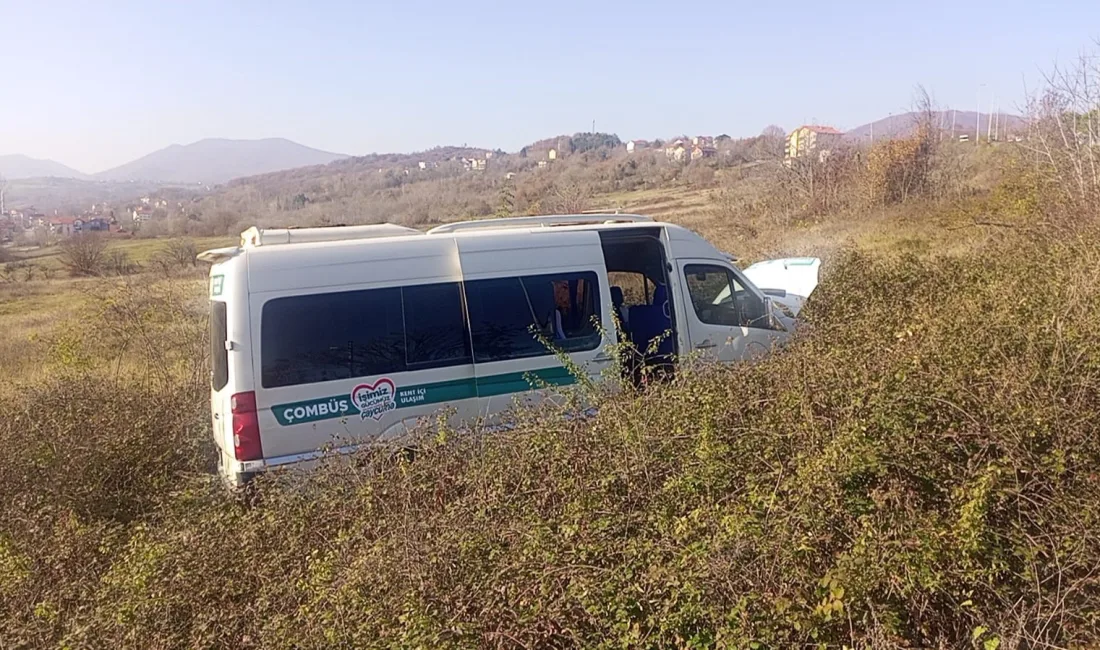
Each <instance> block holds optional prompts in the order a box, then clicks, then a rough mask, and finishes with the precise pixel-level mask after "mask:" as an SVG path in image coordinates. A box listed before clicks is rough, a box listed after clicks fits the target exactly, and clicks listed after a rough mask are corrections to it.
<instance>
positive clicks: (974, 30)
mask: <svg viewBox="0 0 1100 650" xmlns="http://www.w3.org/2000/svg"><path fill="white" fill-rule="evenodd" d="M1096 37H1100V1H1098V0H1073V1H1070V0H1061V1H1060V2H1059V1H1055V2H1043V3H1040V2H1036V1H1034V0H1032V1H1021V0H1002V1H1000V2H994V1H982V0H971V1H969V2H958V1H954V2H941V1H939V0H927V1H924V2H907V3H905V10H900V9H897V10H896V9H894V8H893V3H892V2H890V0H875V1H874V2H872V1H870V0H849V1H843V0H840V1H834V2H826V1H824V0H818V1H816V2H803V1H801V0H791V1H788V2H766V1H763V2H762V1H759V0H758V1H754V2H736V1H730V0H710V1H706V2H690V1H684V0H679V1H675V2H670V1H668V0H662V1H658V2H649V1H647V0H631V1H626V0H615V1H613V2H599V1H597V0H590V1H580V2H573V1H572V0H543V1H538V0H536V1H528V2H523V1H514V0H513V1H510V2H499V3H497V2H478V1H476V0H468V1H465V2H447V3H444V2H414V1H408V2H402V1H400V0H398V1H394V0H387V1H386V2H370V1H367V2H357V1H354V0H347V1H342V2H341V1H325V0H313V1H311V2H296V3H290V2H278V1H265V2H233V1H231V0H218V1H206V0H199V1H187V2H183V1H175V0H142V1H140V2H121V1H118V2H115V1H110V0H98V1H97V0H91V1H87V0H85V1H81V2H77V1H67V0H66V1H61V0H0V154H5V153H23V154H27V155H30V156H34V157H39V158H53V159H55V160H57V161H59V162H63V163H65V164H67V165H70V166H73V167H75V168H77V169H79V170H81V171H85V172H96V171H100V170H103V169H106V168H108V167H112V166H114V165H117V164H120V163H123V162H126V161H128V160H131V159H133V158H136V157H138V156H140V155H144V154H146V153H149V152H150V151H153V150H155V149H159V148H161V147H164V146H167V145H169V144H173V143H181V144H184V143H189V142H193V141H195V140H198V139H201V138H205V137H230V138H259V137H269V136H280V137H286V138H290V139H292V140H295V141H298V142H301V143H303V144H307V145H310V146H313V147H318V148H321V149H326V150H330V151H337V152H341V153H349V154H364V153H369V152H372V151H412V150H418V149H425V148H428V147H432V146H435V145H438V144H463V143H468V144H470V145H471V146H482V147H500V148H503V149H505V150H516V149H518V148H519V147H521V146H522V145H524V144H526V143H528V142H530V141H532V140H536V139H539V138H542V137H547V136H550V135H554V134H559V133H572V132H575V131H586V130H589V129H590V128H591V125H592V121H593V120H595V121H596V128H597V130H601V131H610V132H613V133H617V134H618V135H619V136H620V137H622V138H623V139H629V138H651V137H659V136H668V135H672V134H676V133H689V134H694V133H710V134H717V133H729V134H730V135H734V136H739V135H751V134H755V133H758V132H759V131H760V130H761V129H763V128H764V127H765V126H767V125H768V124H771V123H775V124H778V125H780V126H782V127H784V128H785V129H791V128H793V127H795V126H798V125H799V124H801V123H803V122H811V121H812V122H822V123H829V124H834V125H836V126H839V127H841V128H849V127H853V126H858V125H859V124H862V123H865V122H868V121H871V120H873V119H877V118H880V117H884V116H886V115H887V114H888V113H891V112H899V111H904V110H906V109H907V108H908V107H909V106H910V104H911V99H912V95H913V88H914V86H915V85H916V84H918V83H922V84H924V85H925V86H926V87H927V88H928V89H929V90H930V91H932V92H933V94H934V95H935V98H936V100H937V102H938V103H939V104H940V105H942V106H951V107H955V108H965V109H973V108H974V107H975V106H976V105H977V103H978V99H979V94H981V102H982V106H981V107H982V110H987V109H988V108H989V103H990V102H991V98H992V97H995V98H996V100H997V102H998V103H999V104H1000V106H1001V107H1002V108H1004V109H1011V108H1013V107H1014V106H1017V105H1019V104H1020V103H1021V101H1022V97H1023V89H1024V82H1025V79H1026V80H1027V81H1028V82H1029V83H1031V84H1034V83H1035V82H1037V81H1038V78H1039V75H1038V71H1039V70H1040V69H1045V68H1048V67H1049V66H1050V65H1051V64H1052V62H1054V61H1055V60H1056V59H1057V60H1059V61H1063V62H1064V61H1067V60H1069V59H1071V58H1073V57H1075V56H1076V55H1078V54H1080V53H1081V52H1082V51H1083V50H1085V49H1087V48H1089V47H1092V46H1094V39H1095V38H1096ZM982 83H984V84H985V86H984V88H982V87H980V84H982Z"/></svg>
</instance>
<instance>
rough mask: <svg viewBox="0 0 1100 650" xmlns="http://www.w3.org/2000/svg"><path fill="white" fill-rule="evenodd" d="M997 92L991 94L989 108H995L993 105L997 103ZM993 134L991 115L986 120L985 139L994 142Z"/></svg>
mask: <svg viewBox="0 0 1100 650" xmlns="http://www.w3.org/2000/svg"><path fill="white" fill-rule="evenodd" d="M996 97H997V96H996V94H992V95H990V96H989V110H993V107H994V106H996V105H997V103H996ZM992 135H993V116H992V115H990V116H989V119H987V120H986V121H985V140H986V142H992Z"/></svg>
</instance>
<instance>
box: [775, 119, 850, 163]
mask: <svg viewBox="0 0 1100 650" xmlns="http://www.w3.org/2000/svg"><path fill="white" fill-rule="evenodd" d="M843 137H844V133H843V132H842V131H838V130H837V129H834V128H833V127H831V126H820V125H816V124H807V125H805V126H800V127H798V128H797V129H795V130H794V131H791V134H790V135H788V136H787V147H786V155H787V159H788V160H792V159H795V158H807V157H810V156H816V157H817V158H818V160H824V159H825V158H827V157H828V156H829V152H830V151H831V150H832V149H833V148H835V147H836V146H837V145H838V144H840V141H841V139H842V138H843Z"/></svg>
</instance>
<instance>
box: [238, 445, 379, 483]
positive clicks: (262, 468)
mask: <svg viewBox="0 0 1100 650" xmlns="http://www.w3.org/2000/svg"><path fill="white" fill-rule="evenodd" d="M365 446H366V445H348V446H345V447H336V448H332V449H318V450H317V451H310V452H305V453H301V454H290V455H287V456H273V457H271V458H264V459H261V460H236V459H235V458H227V457H226V456H225V455H222V456H221V457H220V462H219V463H218V470H219V473H220V474H221V475H222V478H223V479H224V480H225V482H226V483H228V484H229V485H230V486H231V487H241V486H243V485H245V484H246V483H248V481H249V480H250V479H251V478H252V477H254V476H255V475H257V474H261V473H263V472H268V471H271V470H274V469H278V468H284V467H285V468H290V467H294V468H296V469H309V468H310V467H312V466H314V465H316V464H317V462H318V461H320V460H321V459H322V458H324V457H331V456H333V455H340V454H350V453H352V452H355V451H359V450H362V449H363V448H364V447H365Z"/></svg>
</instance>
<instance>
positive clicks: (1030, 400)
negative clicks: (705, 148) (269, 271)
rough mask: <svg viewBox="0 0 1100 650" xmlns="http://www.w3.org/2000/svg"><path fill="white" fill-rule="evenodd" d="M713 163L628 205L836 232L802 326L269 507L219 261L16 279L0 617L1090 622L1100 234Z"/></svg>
mask: <svg viewBox="0 0 1100 650" xmlns="http://www.w3.org/2000/svg"><path fill="white" fill-rule="evenodd" d="M711 192H712V191H711V190H689V189H685V188H682V187H676V188H669V189H667V190H662V191H652V190H644V191H640V192H636V193H630V194H628V195H623V196H619V197H615V200H616V201H621V202H623V203H629V202H630V201H635V200H636V201H637V203H636V204H635V205H636V206H641V207H644V206H649V207H651V208H654V209H664V210H667V212H666V213H665V214H667V215H672V216H670V217H669V218H672V219H674V220H678V221H680V222H682V223H685V224H687V225H690V226H693V227H696V228H697V229H698V230H700V231H701V232H702V233H703V234H704V235H707V236H708V237H709V238H711V239H712V240H713V241H715V242H716V243H717V244H719V245H720V246H721V247H723V248H726V249H729V250H731V252H737V253H740V254H742V255H745V256H747V257H750V258H757V257H763V256H771V255H774V254H802V253H816V254H821V253H822V252H824V253H825V254H826V256H827V266H826V273H825V276H824V280H823V283H822V285H821V288H820V289H819V293H818V294H815V296H814V299H813V300H812V301H811V305H810V306H809V310H808V312H807V319H808V320H807V327H806V328H805V329H804V330H803V332H802V333H801V334H800V335H799V337H797V339H796V340H795V342H794V343H793V345H792V346H791V347H790V348H789V349H788V350H786V351H784V352H783V353H781V354H777V355H773V356H771V357H769V358H767V359H766V360H763V361H761V362H759V363H754V364H751V365H745V366H741V367H737V368H703V369H699V370H697V371H686V372H684V373H682V374H681V375H680V376H679V377H677V378H676V379H675V381H673V382H671V383H670V384H667V385H656V386H652V387H651V388H650V389H649V390H648V391H647V392H646V393H645V394H644V396H643V395H634V394H622V395H618V396H610V397H609V396H604V395H590V396H588V397H589V398H591V399H598V400H600V405H601V411H600V414H599V415H598V417H596V418H594V419H592V420H588V421H578V420H571V421H567V420H566V419H564V418H561V417H559V415H560V414H558V413H555V412H551V411H545V410H544V411H528V412H523V413H520V414H519V417H520V426H519V427H518V429H517V430H515V431H513V432H510V433H508V434H501V435H495V436H484V437H483V436H470V435H460V434H458V433H457V432H453V431H443V432H441V433H440V435H437V436H434V437H432V438H431V439H430V440H425V442H424V446H423V449H422V453H421V455H420V457H419V458H418V459H417V460H416V461H414V462H411V463H410V462H408V461H406V460H403V459H399V458H394V457H390V456H389V455H379V456H370V455H364V456H363V457H361V458H360V459H359V460H361V461H363V462H362V463H361V464H360V465H359V466H354V467H352V466H348V465H347V464H344V463H341V464H339V465H335V464H334V465H333V466H331V467H327V468H322V469H321V470H320V471H318V472H315V473H314V474H312V475H311V476H310V477H309V478H308V479H307V480H306V481H305V483H304V485H303V484H301V483H298V484H295V485H286V484H283V483H280V482H279V481H262V482H261V483H260V485H258V486H257V491H256V493H255V496H256V502H255V503H252V504H251V505H245V504H242V503H240V502H239V501H237V500H235V499H234V498H232V497H231V496H228V495H227V494H226V493H225V492H224V491H222V490H220V489H219V488H218V486H217V483H216V480H215V479H214V478H213V477H211V476H210V455H211V454H210V452H211V442H210V441H209V438H208V435H209V433H208V430H207V427H208V425H207V423H206V421H207V417H208V416H207V413H206V399H207V398H206V395H207V392H206V385H205V379H204V373H203V369H202V364H201V363H200V362H199V361H200V360H201V359H202V356H203V350H204V346H203V341H202V336H203V324H204V323H203V317H202V307H203V304H202V303H203V290H202V287H203V284H202V281H201V280H199V279H195V278H177V277H161V276H160V275H152V274H145V275H139V276H133V277H128V278H120V279H115V280H110V281H106V280H79V281H77V280H63V281H62V280H55V281H52V282H48V283H45V282H44V283H41V284H36V283H34V282H32V283H28V284H27V285H26V286H24V285H10V286H7V287H4V288H3V289H0V291H5V292H8V293H3V294H0V296H3V298H2V300H3V302H2V303H0V305H3V307H0V331H5V332H20V333H21V334H22V335H26V333H27V331H28V330H36V329H39V328H41V329H42V330H43V331H44V332H47V334H43V336H41V337H40V338H41V341H42V343H41V345H40V346H39V347H36V348H31V347H26V348H21V347H19V346H17V345H11V346H7V347H5V348H2V350H3V351H2V352H0V354H4V355H5V357H4V367H5V371H7V369H8V367H9V363H10V364H11V367H12V368H14V369H16V370H14V371H13V375H15V377H14V378H15V379H17V380H18V383H19V384H20V386H19V390H16V391H10V392H7V393H0V446H2V447H3V449H4V450H5V454H4V455H3V456H2V458H0V520H2V521H4V522H5V523H4V527H3V528H0V639H3V640H4V644H5V645H11V646H16V647H21V646H25V647H41V646H62V647H105V646H120V647H157V648H169V647H173V648H174V647H226V648H239V647H301V648H308V647H395V648H396V647H433V648H434V647H456V648H468V647H499V648H504V647H508V648H515V647H555V648H564V647H607V648H610V647H649V648H663V647H685V648H688V647H690V648H719V647H737V648H740V647H776V648H778V647H822V646H823V647H843V646H847V647H860V648H886V647H924V648H957V647H971V646H979V647H985V648H990V649H992V648H1006V649H1007V648H1039V647H1043V648H1048V647H1057V648H1062V647H1092V646H1094V645H1095V644H1096V642H1097V641H1098V640H1100V618H1098V616H1097V614H1096V612H1098V611H1100V579H1098V578H1097V576H1098V575H1100V538H1098V537H1097V535H1096V530H1097V524H1098V522H1100V509H1098V504H1100V479H1098V474H1097V472H1096V467H1097V464H1100V439H1098V438H1097V437H1096V436H1095V435H1094V433H1093V431H1092V429H1093V426H1092V425H1093V422H1094V421H1095V419H1096V417H1097V409H1098V405H1100V364H1098V363H1097V361H1096V360H1097V359H1100V347H1098V343H1097V342H1098V341H1100V295H1098V287H1100V284H1098V283H1097V277H1096V273H1097V271H1096V270H1095V269H1096V265H1095V264H1094V263H1093V262H1095V261H1096V260H1095V255H1096V254H1095V250H1096V244H1097V242H1100V237H1097V236H1096V235H1095V234H1090V233H1089V232H1088V231H1087V230H1080V231H1075V232H1074V233H1072V235H1071V234H1070V233H1067V232H1066V231H1064V230H1058V229H1051V228H1047V229H1035V228H1031V227H1030V224H1032V223H1033V222H1034V221H1035V215H1034V213H1029V212H1027V211H1026V210H1025V211H1021V210H1020V209H1018V206H1020V205H1028V206H1033V205H1035V204H1037V203H1041V202H1033V201H1023V202H1021V201H1020V200H1019V199H1020V196H1019V195H1018V193H1017V190H1015V189H1011V190H1005V189H1003V188H1001V186H997V187H996V188H994V190H993V191H990V192H988V193H983V194H977V195H974V196H969V197H952V198H950V199H940V200H921V201H915V202H912V203H909V204H906V205H903V206H891V207H887V208H881V209H875V210H870V211H862V212H861V211H858V210H853V211H849V212H845V213H843V214H840V213H838V214H833V215H829V216H827V217H824V218H820V219H803V220H799V221H798V222H797V223H795V224H786V225H784V224H782V223H780V222H779V221H776V222H774V223H772V222H767V221H765V222H763V223H756V224H749V223H744V222H741V221H740V220H739V215H737V214H729V213H728V212H726V213H720V212H719V211H717V210H715V209H712V208H713V206H714V199H713V194H712V193H711ZM1006 197H1007V200H1006ZM1025 198H1026V197H1025ZM662 206H663V207H662ZM639 211H644V210H641V209H639ZM976 216H980V217H981V219H979V220H995V221H997V222H998V223H1000V224H1002V225H1000V226H996V227H991V226H982V225H978V224H977V223H976V221H977V220H976ZM746 226H753V228H754V232H753V233H752V234H751V236H749V235H748V234H747V233H746V232H745V229H746ZM1082 258H1084V259H1086V260H1087V262H1088V263H1081V262H1080V260H1081V259H1082ZM72 322H78V323H79V324H80V325H79V326H78V327H72V326H70V325H68V324H67V323H72ZM88 333H91V334H92V335H91V336H88V335H87V334H88ZM66 335H72V336H66ZM141 341H151V342H153V343H154V345H142V344H140V342H141ZM120 351H121V354H120Z"/></svg>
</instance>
